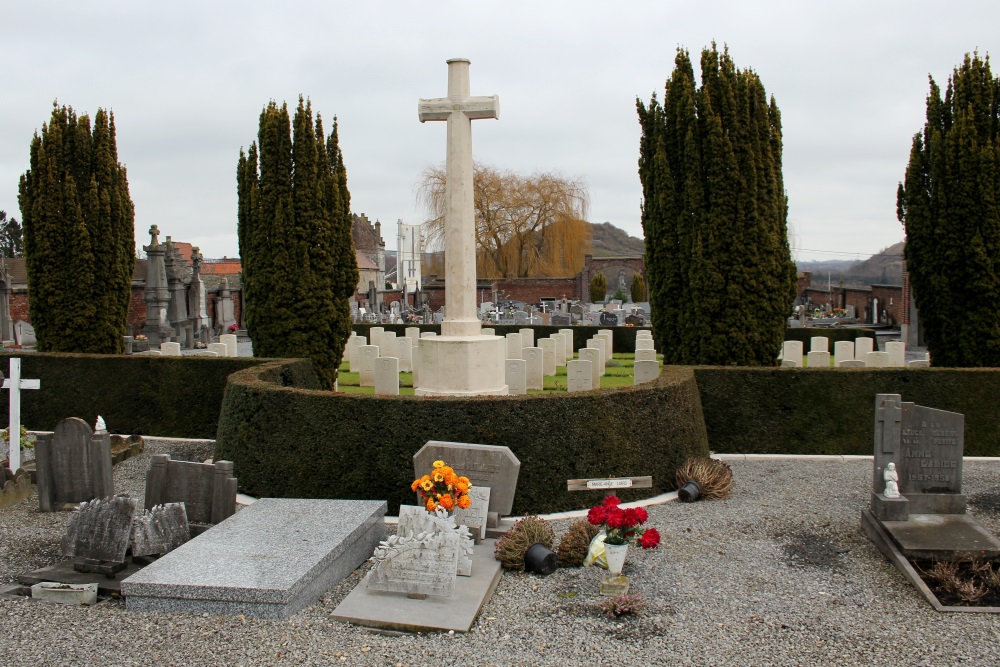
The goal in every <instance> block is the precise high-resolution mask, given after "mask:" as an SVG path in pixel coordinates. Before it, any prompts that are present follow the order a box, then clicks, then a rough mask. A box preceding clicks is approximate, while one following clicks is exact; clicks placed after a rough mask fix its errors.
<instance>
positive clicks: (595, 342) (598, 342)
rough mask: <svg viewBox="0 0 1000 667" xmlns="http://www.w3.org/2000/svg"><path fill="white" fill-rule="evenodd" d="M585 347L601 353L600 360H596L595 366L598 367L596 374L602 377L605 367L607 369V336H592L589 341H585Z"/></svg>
mask: <svg viewBox="0 0 1000 667" xmlns="http://www.w3.org/2000/svg"><path fill="white" fill-rule="evenodd" d="M587 347H589V348H593V349H597V350H600V351H601V354H600V359H598V360H597V366H598V368H597V372H598V373H600V375H601V376H602V377H603V376H604V374H605V370H606V367H607V359H608V354H607V348H608V339H607V336H594V337H593V338H591V339H590V340H588V341H587Z"/></svg>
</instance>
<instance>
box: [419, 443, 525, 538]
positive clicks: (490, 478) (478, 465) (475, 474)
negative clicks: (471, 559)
mask: <svg viewBox="0 0 1000 667" xmlns="http://www.w3.org/2000/svg"><path fill="white" fill-rule="evenodd" d="M437 460H443V461H445V462H446V463H447V464H448V465H450V466H451V467H452V468H453V469H454V470H455V473H456V474H458V475H463V476H465V477H468V478H469V481H470V482H472V485H473V486H488V487H490V504H489V522H488V524H487V526H488V527H493V526H496V525H497V524H498V523H499V517H501V516H507V515H509V514H510V512H511V509H512V508H513V506H514V491H515V490H516V489H517V476H518V473H520V471H521V462H520V461H518V459H517V457H516V456H514V453H513V452H512V451H510V448H509V447H498V446H495V445H476V444H468V443H463V442H442V441H439V440H430V441H428V442H427V443H426V444H425V445H424V446H423V447H421V448H420V451H418V452H417V453H416V454H414V455H413V472H414V475H415V476H416V477H420V476H422V475H424V474H425V473H426V471H428V470H431V468H432V467H433V464H434V461H437Z"/></svg>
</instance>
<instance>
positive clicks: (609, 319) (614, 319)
mask: <svg viewBox="0 0 1000 667" xmlns="http://www.w3.org/2000/svg"><path fill="white" fill-rule="evenodd" d="M601 326H602V327H614V326H618V316H617V315H615V314H614V313H609V312H608V311H604V312H603V313H601Z"/></svg>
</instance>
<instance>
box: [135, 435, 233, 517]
mask: <svg viewBox="0 0 1000 667" xmlns="http://www.w3.org/2000/svg"><path fill="white" fill-rule="evenodd" d="M232 475H233V463H232V461H216V462H215V463H193V462H190V461H172V460H171V459H170V455H169V454H156V455H154V456H153V460H152V462H151V463H150V466H149V472H147V473H146V507H153V506H155V505H163V504H166V503H184V507H185V509H186V511H187V519H188V522H189V523H190V524H191V532H192V534H198V533H200V532H203V531H204V530H205V529H206V528H207V525H209V524H216V523H219V522H221V521H222V520H223V519H226V518H227V517H230V516H232V515H233V513H235V512H236V478H235V477H233V476H232Z"/></svg>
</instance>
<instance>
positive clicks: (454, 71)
mask: <svg viewBox="0 0 1000 667" xmlns="http://www.w3.org/2000/svg"><path fill="white" fill-rule="evenodd" d="M469 90H470V89H469V61H468V60H466V59H464V58H453V59H451V60H449V61H448V97H441V98H437V99H430V100H426V99H421V100H420V101H419V103H418V104H417V115H418V117H419V118H420V122H421V123H423V122H425V121H428V120H446V121H448V156H447V160H446V164H445V177H446V182H445V202H446V204H445V206H446V208H445V216H444V229H445V236H444V238H445V248H446V250H447V253H446V254H445V269H444V275H445V283H446V284H447V285H448V294H447V296H446V297H445V299H446V310H445V313H446V315H447V317H445V320H444V322H442V324H441V335H442V336H478V335H479V334H480V333H481V332H482V328H481V327H482V325H481V324H480V322H479V319H478V318H477V317H476V228H475V207H474V204H473V189H472V121H473V120H477V119H480V118H500V98H499V97H497V96H496V95H493V96H491V97H472V96H470V93H469Z"/></svg>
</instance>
